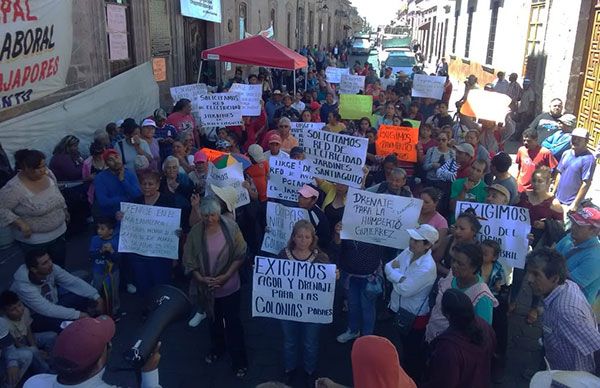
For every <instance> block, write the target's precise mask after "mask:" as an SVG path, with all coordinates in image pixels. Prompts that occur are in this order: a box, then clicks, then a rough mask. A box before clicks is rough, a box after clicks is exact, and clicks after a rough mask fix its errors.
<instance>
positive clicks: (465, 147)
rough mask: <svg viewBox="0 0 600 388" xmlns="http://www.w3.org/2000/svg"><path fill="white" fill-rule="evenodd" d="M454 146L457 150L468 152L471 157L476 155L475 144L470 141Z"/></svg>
mask: <svg viewBox="0 0 600 388" xmlns="http://www.w3.org/2000/svg"><path fill="white" fill-rule="evenodd" d="M454 148H456V150H457V151H460V152H464V153H465V154H468V155H469V156H470V157H473V156H474V155H475V150H474V149H473V146H472V145H471V144H469V143H460V144H457V145H455V146H454Z"/></svg>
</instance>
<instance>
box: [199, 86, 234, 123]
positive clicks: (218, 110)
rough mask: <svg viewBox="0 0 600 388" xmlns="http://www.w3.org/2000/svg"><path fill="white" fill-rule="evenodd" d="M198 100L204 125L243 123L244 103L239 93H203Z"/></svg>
mask: <svg viewBox="0 0 600 388" xmlns="http://www.w3.org/2000/svg"><path fill="white" fill-rule="evenodd" d="M196 101H197V104H198V110H199V111H200V120H201V122H202V125H204V126H206V127H227V126H233V125H241V124H242V104H241V103H240V95H239V94H237V93H214V94H201V95H200V96H199V97H198V98H197V100H196Z"/></svg>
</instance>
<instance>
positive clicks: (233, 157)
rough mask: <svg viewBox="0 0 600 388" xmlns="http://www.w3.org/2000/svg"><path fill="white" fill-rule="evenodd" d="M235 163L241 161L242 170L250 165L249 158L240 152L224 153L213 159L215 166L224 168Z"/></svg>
mask: <svg viewBox="0 0 600 388" xmlns="http://www.w3.org/2000/svg"><path fill="white" fill-rule="evenodd" d="M235 163H241V164H242V168H243V169H244V170H245V169H247V168H248V167H250V166H251V165H252V162H250V159H248V157H246V156H244V155H242V154H225V155H222V156H219V157H218V158H217V159H215V160H214V161H213V164H214V165H215V167H216V168H225V167H228V166H231V165H232V164H235Z"/></svg>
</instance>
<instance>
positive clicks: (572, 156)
mask: <svg viewBox="0 0 600 388" xmlns="http://www.w3.org/2000/svg"><path fill="white" fill-rule="evenodd" d="M571 135H572V136H571V149H570V150H568V151H566V152H565V153H564V154H563V156H562V158H561V159H560V163H559V164H558V167H557V168H556V170H557V171H558V175H557V176H556V181H555V184H554V187H555V192H554V195H555V196H556V199H558V200H559V201H560V203H561V205H562V206H563V209H564V215H565V225H566V224H568V223H569V222H570V219H569V217H568V213H569V212H572V211H577V208H578V207H579V205H580V204H581V202H582V201H583V200H584V199H585V196H586V195H587V192H588V190H589V189H590V185H591V183H592V177H593V176H594V170H595V168H596V159H595V157H594V155H593V154H592V153H591V152H590V151H589V150H588V149H587V142H588V138H589V137H588V131H587V129H585V128H575V129H574V130H573V132H572V133H571Z"/></svg>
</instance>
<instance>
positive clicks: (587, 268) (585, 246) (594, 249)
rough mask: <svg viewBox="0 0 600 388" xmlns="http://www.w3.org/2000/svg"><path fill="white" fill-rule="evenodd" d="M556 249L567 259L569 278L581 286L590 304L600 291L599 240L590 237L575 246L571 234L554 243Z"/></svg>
mask: <svg viewBox="0 0 600 388" xmlns="http://www.w3.org/2000/svg"><path fill="white" fill-rule="evenodd" d="M556 250H557V251H558V252H559V253H560V254H561V255H563V256H565V258H566V259H567V269H568V270H569V278H570V279H571V280H573V281H574V282H575V283H577V285H578V286H579V287H580V288H581V291H582V292H583V294H584V295H585V298H586V299H587V301H588V303H589V304H590V305H592V304H594V301H595V300H596V296H597V295H598V291H600V260H599V259H600V241H599V240H598V237H595V236H594V237H592V238H590V239H588V240H586V241H584V242H582V243H581V244H579V245H577V246H575V245H574V244H573V239H572V238H571V234H570V233H569V234H567V235H566V236H565V237H563V238H562V240H560V241H559V242H558V244H556Z"/></svg>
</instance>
